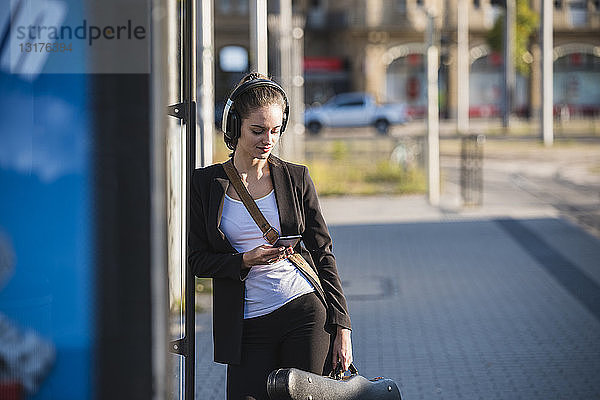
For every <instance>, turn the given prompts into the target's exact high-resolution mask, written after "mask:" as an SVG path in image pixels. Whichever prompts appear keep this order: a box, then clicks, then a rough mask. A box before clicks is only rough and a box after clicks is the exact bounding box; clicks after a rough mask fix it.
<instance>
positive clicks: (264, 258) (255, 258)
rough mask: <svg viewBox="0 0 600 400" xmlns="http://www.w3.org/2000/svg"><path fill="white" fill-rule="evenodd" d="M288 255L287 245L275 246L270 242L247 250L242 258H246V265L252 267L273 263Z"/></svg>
mask: <svg viewBox="0 0 600 400" xmlns="http://www.w3.org/2000/svg"><path fill="white" fill-rule="evenodd" d="M286 257H287V255H286V248H285V247H273V245H270V244H261V245H260V246H258V247H256V248H254V249H252V250H250V251H247V252H245V253H244V255H243V256H242V259H243V260H244V265H245V266H246V267H252V266H254V265H265V264H272V263H274V262H277V261H280V260H283V259H284V258H286Z"/></svg>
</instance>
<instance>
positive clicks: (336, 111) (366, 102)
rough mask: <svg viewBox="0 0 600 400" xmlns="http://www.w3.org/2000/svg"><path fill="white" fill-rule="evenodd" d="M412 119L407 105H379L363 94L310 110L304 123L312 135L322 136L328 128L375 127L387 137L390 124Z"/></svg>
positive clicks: (347, 95)
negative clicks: (319, 134) (324, 128)
mask: <svg viewBox="0 0 600 400" xmlns="http://www.w3.org/2000/svg"><path fill="white" fill-rule="evenodd" d="M408 120H409V116H408V113H407V110H406V106H405V105H404V104H400V103H390V104H377V102H375V99H374V98H373V96H371V95H370V94H368V93H362V92H352V93H340V94H338V95H336V96H334V97H332V98H331V99H330V100H329V101H327V102H326V103H325V104H323V105H322V106H316V107H310V108H307V109H306V111H305V112H304V124H305V125H306V127H307V128H308V131H309V132H310V133H312V134H317V133H319V132H320V131H321V128H323V127H325V126H328V127H350V126H373V127H375V129H377V132H379V133H381V134H387V132H388V130H389V127H390V125H392V124H404V123H406V122H408Z"/></svg>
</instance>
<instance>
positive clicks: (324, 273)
mask: <svg viewBox="0 0 600 400" xmlns="http://www.w3.org/2000/svg"><path fill="white" fill-rule="evenodd" d="M288 112H289V105H288V101H287V97H286V95H285V92H284V91H283V89H282V88H281V87H280V86H279V85H278V84H276V83H275V82H273V81H272V80H270V79H268V78H267V77H265V76H262V75H260V74H257V73H251V74H248V75H246V76H245V77H244V78H243V79H242V81H241V82H240V83H239V84H238V85H237V86H236V88H235V89H234V90H233V92H232V94H231V96H230V98H229V100H228V101H227V103H226V105H225V110H224V116H223V126H222V129H223V130H224V132H225V143H226V144H227V146H228V147H229V148H230V149H231V150H233V153H232V154H231V160H230V161H228V162H232V163H233V166H234V167H235V169H236V170H237V173H238V174H239V177H240V178H241V181H242V183H243V185H244V186H245V187H246V188H247V189H248V192H249V193H250V195H251V197H252V198H253V199H254V201H255V202H256V204H257V205H258V208H259V209H260V210H261V212H262V214H263V215H264V216H265V218H266V219H267V221H268V222H269V224H270V225H271V226H272V227H273V228H275V229H276V230H277V231H278V233H279V234H280V235H281V236H286V235H301V236H302V242H301V243H299V244H297V245H296V246H295V247H294V248H291V247H289V248H285V247H275V246H273V245H271V244H270V243H269V242H268V241H267V240H266V239H265V238H264V237H263V232H262V231H261V230H260V229H259V227H258V225H257V224H256V223H255V221H254V220H253V219H252V217H251V216H250V214H249V212H248V211H247V209H246V207H245V206H244V204H243V203H242V202H241V200H240V196H239V195H238V193H237V192H236V190H235V189H234V187H233V185H232V184H231V183H230V181H229V179H228V178H227V175H226V173H225V170H224V167H223V164H215V165H212V166H209V167H207V168H200V169H197V170H196V171H195V172H194V175H193V182H192V193H191V198H192V201H191V221H190V223H191V227H190V236H189V241H188V245H189V263H190V265H191V267H192V268H193V270H194V273H195V274H196V276H198V277H209V278H213V336H214V358H215V361H216V362H220V363H225V364H227V365H228V367H227V398H228V399H257V400H258V399H267V393H266V378H267V376H268V375H269V373H270V372H271V371H273V370H275V369H277V368H287V367H294V368H299V369H303V370H306V371H311V372H314V373H317V374H323V373H327V371H328V370H330V369H331V368H334V367H335V365H336V364H337V363H338V362H340V363H341V364H342V367H343V369H344V370H346V369H347V368H348V366H349V365H350V363H351V362H352V344H351V339H350V328H351V326H350V316H349V313H348V308H347V305H346V299H345V297H344V294H343V292H342V287H341V284H340V279H339V276H338V273H337V268H336V263H335V258H334V255H333V253H332V250H331V247H332V244H331V238H330V235H329V232H328V229H327V226H326V224H325V220H324V219H323V216H322V215H321V210H320V208H319V201H318V199H317V194H316V191H315V188H314V185H313V183H312V180H311V179H310V176H309V174H308V170H307V169H306V167H304V166H301V165H296V164H291V163H288V162H285V161H282V160H280V159H278V158H277V157H275V156H273V155H271V152H272V150H273V147H274V146H275V145H276V144H277V142H278V141H279V138H280V136H281V134H282V133H283V131H284V130H285V126H286V123H287V118H288ZM294 251H295V252H296V253H300V254H301V255H302V256H303V257H304V259H305V260H306V261H307V262H308V263H309V265H310V267H311V268H313V269H314V270H315V271H316V272H317V275H318V278H319V281H320V284H321V285H320V286H319V284H318V283H317V282H315V281H314V279H312V278H311V277H310V276H309V275H308V274H307V275H305V274H304V273H303V272H302V271H300V270H299V269H298V268H297V267H296V266H295V265H294V264H293V263H292V262H290V260H289V259H288V256H289V255H290V254H291V253H293V252H294Z"/></svg>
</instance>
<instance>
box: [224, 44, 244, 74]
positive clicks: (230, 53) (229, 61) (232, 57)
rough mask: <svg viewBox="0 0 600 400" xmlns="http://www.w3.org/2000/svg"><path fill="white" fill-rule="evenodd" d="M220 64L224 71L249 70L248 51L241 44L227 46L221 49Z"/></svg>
mask: <svg viewBox="0 0 600 400" xmlns="http://www.w3.org/2000/svg"><path fill="white" fill-rule="evenodd" d="M219 66H220V67H221V71H224V72H245V71H247V70H248V51H247V50H246V49H245V48H243V47H241V46H225V47H223V48H222V49H221V50H220V51H219Z"/></svg>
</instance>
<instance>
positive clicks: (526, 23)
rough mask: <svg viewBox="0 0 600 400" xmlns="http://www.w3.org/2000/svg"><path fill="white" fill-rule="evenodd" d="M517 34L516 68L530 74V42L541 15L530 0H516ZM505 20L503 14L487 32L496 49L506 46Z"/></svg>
mask: <svg viewBox="0 0 600 400" xmlns="http://www.w3.org/2000/svg"><path fill="white" fill-rule="evenodd" d="M516 10H517V16H516V34H515V54H514V55H513V58H514V61H515V68H516V69H517V71H518V72H519V73H520V74H521V75H528V74H529V72H530V69H531V65H530V62H531V60H530V59H528V58H530V53H529V43H530V41H531V37H532V36H533V34H534V33H535V32H536V31H537V29H538V27H539V15H538V14H536V13H535V12H534V11H533V10H532V9H531V7H530V6H529V0H516ZM504 20H505V16H502V17H500V18H498V19H497V20H496V23H495V24H494V27H493V28H492V29H491V30H490V31H489V32H488V34H487V42H488V45H489V46H490V47H491V48H492V50H494V51H502V49H503V48H504Z"/></svg>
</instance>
